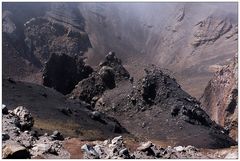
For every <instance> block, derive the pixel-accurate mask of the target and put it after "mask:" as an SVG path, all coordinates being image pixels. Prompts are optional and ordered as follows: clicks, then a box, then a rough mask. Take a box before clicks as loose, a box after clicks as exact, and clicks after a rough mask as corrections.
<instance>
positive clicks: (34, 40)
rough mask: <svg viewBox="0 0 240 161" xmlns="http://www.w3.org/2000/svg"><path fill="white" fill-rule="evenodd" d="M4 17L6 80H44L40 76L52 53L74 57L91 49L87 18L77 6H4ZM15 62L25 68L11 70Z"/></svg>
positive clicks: (39, 4)
mask: <svg viewBox="0 0 240 161" xmlns="http://www.w3.org/2000/svg"><path fill="white" fill-rule="evenodd" d="M22 10H24V11H25V12H22ZM3 15H4V16H3V40H4V44H6V45H4V46H3V55H4V57H6V59H4V63H3V70H4V71H3V73H4V77H6V76H11V77H14V78H16V79H20V80H26V81H30V82H32V81H33V79H30V78H27V76H28V77H37V79H41V74H38V75H36V73H41V71H40V70H41V69H42V68H43V66H44V63H45V62H46V61H47V60H48V59H49V57H50V56H51V54H52V53H56V54H59V55H61V54H63V53H64V54H67V55H69V56H72V57H73V56H74V55H83V53H84V52H86V51H87V50H88V48H90V47H91V43H90V41H89V38H88V35H87V33H86V32H85V31H84V28H85V24H84V19H83V17H82V16H81V13H80V11H79V10H78V8H77V5H76V4H74V3H37V4H34V3H14V4H10V3H4V5H3ZM9 50H10V52H9ZM15 59H16V60H17V61H19V62H23V63H22V65H23V66H20V65H18V64H19V63H17V66H16V67H10V64H11V63H10V62H13V61H14V60H15ZM18 67H19V68H20V69H22V71H21V72H17V71H18ZM38 82H39V81H38Z"/></svg>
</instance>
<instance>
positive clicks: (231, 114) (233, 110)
mask: <svg viewBox="0 0 240 161" xmlns="http://www.w3.org/2000/svg"><path fill="white" fill-rule="evenodd" d="M237 71H238V62H237V56H235V58H234V59H233V61H232V63H231V64H229V65H226V66H224V67H222V68H221V69H220V70H219V71H218V72H216V73H215V75H214V77H213V78H212V79H211V80H210V81H209V83H208V85H207V87H206V88H205V91H204V94H203V96H202V97H201V102H202V104H203V109H204V110H205V111H206V112H207V113H208V114H209V116H210V117H211V119H212V120H214V121H216V122H217V123H218V124H220V125H222V126H223V127H224V128H225V130H226V131H228V132H229V135H230V136H231V137H232V138H233V139H234V140H238V138H237V136H238V86H237V85H238V83H237V82H238V72H237Z"/></svg>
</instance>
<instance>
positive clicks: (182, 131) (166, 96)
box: [95, 65, 236, 148]
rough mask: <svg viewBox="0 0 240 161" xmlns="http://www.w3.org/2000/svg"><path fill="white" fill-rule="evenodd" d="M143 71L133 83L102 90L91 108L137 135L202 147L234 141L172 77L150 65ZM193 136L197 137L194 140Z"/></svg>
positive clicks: (216, 145)
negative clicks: (105, 114) (110, 117)
mask: <svg viewBox="0 0 240 161" xmlns="http://www.w3.org/2000/svg"><path fill="white" fill-rule="evenodd" d="M145 72H146V74H145V76H144V77H143V78H142V79H140V80H139V81H137V82H133V84H132V83H131V82H130V81H124V80H123V81H121V82H120V84H119V88H114V89H112V90H107V91H105V92H104V95H102V97H101V98H100V99H99V101H97V102H96V104H95V109H96V110H98V111H102V112H104V113H107V114H108V115H110V116H112V117H114V118H116V119H117V120H118V121H119V122H120V123H121V125H123V126H124V127H125V128H126V129H127V130H128V131H129V132H130V133H132V134H135V135H136V136H137V137H144V138H147V139H158V140H165V141H166V142H167V143H168V144H172V145H182V146H183V145H184V146H187V145H189V144H190V145H194V146H196V147H205V148H206V147H208V148H216V147H229V146H232V145H235V144H236V142H234V141H233V140H232V139H231V138H229V137H228V136H227V134H226V132H225V130H224V129H223V128H222V127H221V126H219V125H217V124H216V123H215V122H213V121H212V120H211V119H210V117H209V116H208V115H207V113H206V112H204V110H202V108H201V105H200V102H198V101H197V100H196V99H195V98H193V97H191V96H190V95H189V94H187V93H186V92H185V91H183V90H182V89H181V86H180V85H179V84H178V83H177V82H176V80H175V79H174V78H172V77H170V76H169V75H167V74H166V73H165V72H163V71H162V70H161V69H159V68H157V67H156V66H154V65H153V66H149V67H148V68H146V69H145ZM186 133H188V138H185V135H186ZM196 136H197V137H198V140H196V139H194V138H195V137H196ZM171 138H175V139H174V141H173V140H172V139H171ZM207 140H208V141H207Z"/></svg>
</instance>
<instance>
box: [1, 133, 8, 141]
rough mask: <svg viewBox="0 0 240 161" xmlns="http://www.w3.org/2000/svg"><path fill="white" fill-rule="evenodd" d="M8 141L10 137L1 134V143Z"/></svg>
mask: <svg viewBox="0 0 240 161" xmlns="http://www.w3.org/2000/svg"><path fill="white" fill-rule="evenodd" d="M8 139H10V136H9V135H8V134H6V133H2V141H6V140H8Z"/></svg>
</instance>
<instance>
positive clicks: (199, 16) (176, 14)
mask: <svg viewBox="0 0 240 161" xmlns="http://www.w3.org/2000/svg"><path fill="white" fill-rule="evenodd" d="M223 6H224V5H223ZM226 7H227V6H225V8H226ZM79 8H80V11H81V13H82V15H83V17H84V18H85V19H86V30H87V32H88V33H89V38H90V40H91V43H92V46H93V50H90V51H89V52H88V55H89V61H90V62H91V63H92V64H93V63H94V62H95V63H96V62H97V61H99V60H100V59H99V58H102V57H104V54H105V53H106V52H107V51H109V50H114V51H116V52H117V53H121V55H120V56H119V57H120V58H122V59H123V60H124V62H126V64H127V63H128V62H129V63H132V64H133V63H134V64H137V65H138V66H140V65H142V64H144V63H148V62H151V63H154V64H157V65H159V66H161V67H163V68H167V69H170V70H172V71H173V72H174V73H176V74H175V75H176V77H177V79H178V81H179V82H180V84H181V85H182V86H183V88H184V89H185V90H187V91H188V92H189V93H190V94H192V95H194V96H195V97H198V98H199V97H200V96H201V94H202V92H203V91H202V89H204V87H206V85H207V82H208V81H209V80H210V78H211V77H212V75H213V74H214V72H213V71H212V66H215V65H223V64H224V63H225V62H226V60H227V59H229V58H231V57H233V56H234V53H236V52H237V30H236V29H237V14H236V10H235V9H233V10H227V9H224V7H221V4H214V5H211V4H208V3H171V4H170V3H145V4H144V3H129V4H124V3H117V4H107V3H97V4H83V5H80V7H79ZM192 15H194V16H192ZM129 71H130V72H132V71H131V70H129ZM133 72H134V71H133ZM186 78H187V79H186Z"/></svg>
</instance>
